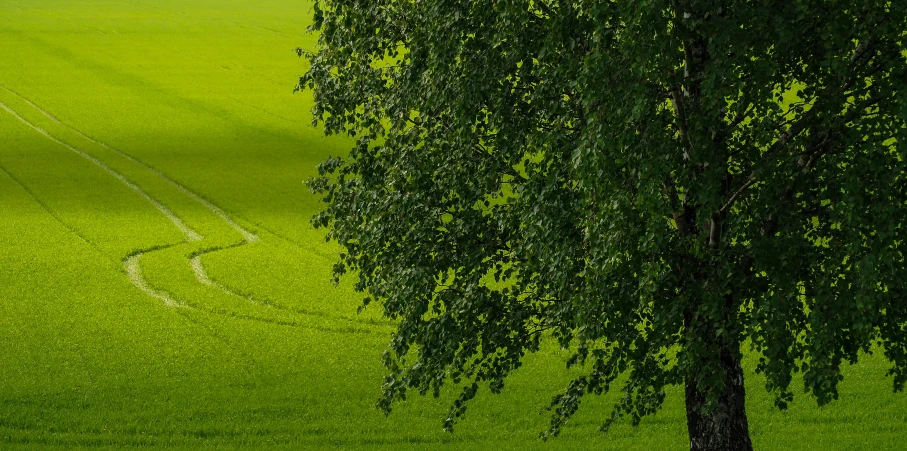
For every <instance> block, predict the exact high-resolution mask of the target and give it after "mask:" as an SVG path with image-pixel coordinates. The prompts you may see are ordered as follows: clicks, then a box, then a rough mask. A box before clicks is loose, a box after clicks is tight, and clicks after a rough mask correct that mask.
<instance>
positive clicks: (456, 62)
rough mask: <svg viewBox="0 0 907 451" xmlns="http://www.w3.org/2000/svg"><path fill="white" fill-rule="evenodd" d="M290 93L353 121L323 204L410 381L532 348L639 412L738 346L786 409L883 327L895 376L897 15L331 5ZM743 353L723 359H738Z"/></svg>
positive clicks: (707, 382)
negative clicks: (551, 352) (748, 348)
mask: <svg viewBox="0 0 907 451" xmlns="http://www.w3.org/2000/svg"><path fill="white" fill-rule="evenodd" d="M315 14H316V20H315V25H314V28H315V29H316V30H317V31H319V32H320V33H321V34H320V43H321V46H320V48H319V49H318V51H316V52H314V53H307V54H306V56H307V58H308V59H309V61H310V63H311V69H310V70H309V71H308V73H306V74H305V76H303V77H302V80H301V81H300V83H301V85H303V86H305V87H307V88H309V89H312V90H313V92H314V95H315V101H316V106H315V108H314V110H313V112H314V114H315V118H316V120H317V121H320V122H321V123H322V124H323V125H324V128H325V130H326V132H327V133H343V134H349V135H351V136H355V137H356V138H357V145H356V147H354V148H353V149H352V150H351V152H350V155H349V156H348V157H346V158H343V159H332V160H329V161H327V162H325V163H324V164H322V165H321V166H320V167H319V170H320V174H321V177H320V178H317V179H314V180H312V181H311V182H310V186H311V187H312V189H313V190H314V191H315V192H317V193H319V194H321V195H323V196H324V199H325V201H326V209H325V210H324V212H322V213H321V214H320V215H318V216H317V217H316V218H315V219H313V223H314V224H315V225H316V226H321V227H327V229H328V237H329V238H330V239H333V240H336V241H338V242H339V243H340V244H342V245H343V246H344V247H345V249H346V252H345V253H344V254H343V255H341V259H340V263H339V266H338V267H337V268H336V271H335V272H336V273H337V274H338V275H340V274H343V273H344V272H346V271H348V270H354V271H355V274H357V276H356V277H358V283H357V288H359V289H360V290H363V291H367V292H369V294H370V296H372V297H373V298H374V299H375V300H376V301H378V302H379V303H380V304H381V305H382V306H383V309H384V312H385V314H386V315H387V316H388V317H391V318H394V319H397V320H399V324H400V326H399V328H398V330H397V334H396V335H395V337H394V338H393V340H392V342H391V344H390V349H389V353H388V355H387V360H386V362H385V363H386V365H387V368H388V371H389V375H388V378H387V379H386V380H385V384H384V388H385V395H384V397H382V399H381V401H380V402H379V405H380V406H381V407H382V408H383V409H384V410H385V411H390V408H391V404H392V402H393V401H394V400H396V399H402V398H403V396H404V395H405V393H406V391H407V389H410V388H412V389H417V390H418V391H419V392H420V393H423V394H424V393H427V392H428V391H432V392H434V393H437V392H438V391H439V390H440V389H441V387H442V386H443V385H444V384H445V383H447V382H448V381H451V380H453V381H455V382H456V383H460V384H464V386H465V387H466V388H465V389H464V391H463V392H462V394H461V396H460V397H459V398H458V400H457V401H456V403H455V404H454V406H453V407H452V409H451V412H450V415H449V417H448V419H447V420H446V422H445V427H448V428H451V427H452V426H453V421H454V420H455V419H456V418H458V417H459V416H461V415H462V414H463V412H464V409H465V403H466V402H467V401H468V400H469V399H471V398H472V397H473V396H475V393H476V390H478V388H479V387H480V386H482V385H486V384H487V385H488V386H490V387H491V389H492V390H493V391H498V390H500V389H501V388H502V387H503V381H504V379H505V378H506V376H507V375H508V374H510V373H511V372H512V371H514V370H515V369H517V368H519V366H520V362H521V359H522V357H523V356H524V355H525V354H526V353H528V352H534V351H536V350H537V349H538V347H539V343H540V341H541V340H542V339H543V338H544V337H552V338H554V339H557V340H559V341H560V343H561V345H562V346H564V347H567V348H570V349H573V350H576V353H577V354H576V358H574V359H572V360H571V362H570V363H571V364H574V363H575V364H577V365H580V366H583V368H585V369H586V370H587V373H586V375H584V376H582V377H580V378H578V379H576V380H575V381H574V382H573V383H572V384H571V385H570V386H569V387H568V388H567V390H566V391H565V392H564V393H563V394H562V395H559V396H558V397H555V398H554V401H553V403H552V412H553V415H554V418H553V420H552V423H551V430H550V431H549V432H550V433H551V434H556V433H557V432H558V430H559V428H560V426H561V425H562V424H564V422H565V421H566V420H567V419H568V418H569V417H570V416H571V415H572V414H573V412H575V411H576V409H577V408H578V406H579V402H580V399H581V397H582V396H584V395H585V394H588V393H595V394H600V393H603V392H607V391H608V390H609V389H610V388H611V385H612V383H613V382H614V381H615V380H616V379H617V378H618V377H619V376H620V375H625V376H626V377H627V378H628V379H627V382H626V383H625V385H624V387H623V389H624V392H625V397H624V398H623V400H622V401H621V402H620V403H619V404H618V405H617V406H616V407H615V417H614V418H616V417H618V416H620V415H630V416H631V418H632V419H633V421H634V422H638V421H639V419H640V418H641V417H643V416H644V415H646V414H648V413H651V412H653V411H655V410H656V409H657V408H658V407H659V406H660V405H661V403H662V400H663V398H664V389H665V387H666V386H668V385H672V384H679V383H683V382H685V381H686V382H690V383H692V384H693V386H694V387H697V390H700V391H701V392H703V393H705V394H706V395H707V396H706V404H705V407H704V409H710V408H712V407H710V406H713V404H714V402H717V399H718V394H719V393H721V392H722V390H724V384H725V383H726V382H725V378H724V377H725V370H723V369H722V368H724V367H722V366H721V364H720V363H721V362H720V361H719V356H723V357H721V358H723V359H725V360H726V359H731V360H734V361H739V359H740V344H741V343H743V342H744V341H746V340H749V342H750V343H751V344H752V346H753V349H754V350H755V351H756V352H757V353H759V354H761V356H762V358H761V360H760V363H759V366H758V370H759V371H761V372H763V373H764V374H765V375H766V377H767V381H768V382H767V383H768V385H767V389H769V390H770V391H772V392H774V393H775V394H776V395H777V399H778V405H779V407H782V408H783V407H784V406H785V405H786V403H787V402H789V401H790V399H791V396H792V394H791V390H790V387H789V386H790V382H791V380H792V377H791V375H792V373H793V372H795V371H798V370H802V371H803V372H804V380H805V383H806V387H805V388H806V389H807V390H808V391H810V392H812V393H813V394H814V395H815V396H816V397H817V399H818V400H819V402H820V403H824V402H827V401H828V400H830V399H833V398H835V397H836V396H837V391H836V390H837V384H838V382H839V381H840V379H841V372H840V368H841V365H842V363H844V362H853V361H856V359H857V358H858V356H859V353H860V352H865V351H868V350H870V349H871V346H872V345H871V344H872V343H875V342H879V341H880V342H881V343H882V347H883V348H884V352H885V355H886V356H888V358H889V359H891V360H892V362H893V369H892V375H893V376H894V383H895V388H898V389H902V388H903V385H904V383H905V380H907V333H905V325H907V307H905V304H907V302H905V294H907V286H905V281H907V269H905V268H907V265H905V259H904V255H905V246H907V228H905V225H904V224H903V222H904V220H905V218H907V205H905V202H907V177H905V175H904V174H905V169H907V163H905V159H904V155H905V142H907V141H905V139H907V137H905V136H907V135H905V119H907V117H905V111H907V107H905V103H904V93H905V89H907V70H905V64H904V63H905V59H904V57H903V54H904V51H905V48H907V45H905V30H907V25H905V22H907V19H905V15H907V5H905V4H902V3H900V2H889V1H867V2H857V3H856V4H853V2H843V3H833V4H825V3H824V2H823V3H822V4H821V5H820V4H819V3H816V2H812V1H807V0H785V1H766V2H749V1H747V2H743V1H732V0H725V1H718V0H714V1H690V2H684V1H681V2H667V1H657V0H656V1H649V2H621V1H616V2H569V1H565V2H537V1H529V2H524V1H488V2H460V1H445V0H430V1H396V0H394V1H390V0H377V1H375V0H370V1H356V0H325V1H322V2H319V4H318V6H317V7H316V10H315ZM735 359H736V360H735Z"/></svg>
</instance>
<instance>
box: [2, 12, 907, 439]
mask: <svg viewBox="0 0 907 451" xmlns="http://www.w3.org/2000/svg"><path fill="white" fill-rule="evenodd" d="M309 14H310V4H309V3H308V2H299V1H289V0H268V1H260V2H246V1H238V0H236V1H225V0H218V1H214V0H209V1H203V0H191V1H176V0H173V1H160V0H156V1H151V0H142V1H136V2H120V1H112V0H110V1H101V0H94V1H88V0H82V1H79V0H70V1H62V0H60V1H49V0H10V1H6V2H3V3H0V85H2V86H3V88H0V102H2V103H3V105H6V107H7V108H8V109H10V110H11V111H13V112H14V113H15V114H16V115H17V116H18V117H19V118H21V120H20V119H19V118H17V117H16V116H14V115H13V114H11V113H10V112H9V111H6V110H3V109H0V221H2V222H0V224H2V225H3V227H0V299H2V302H0V365H2V367H0V368H2V371H0V448H3V449H8V448H22V449H45V448H63V449H66V448H72V447H80V446H81V447H101V448H104V447H106V448H111V449H119V448H123V447H132V446H135V447H139V446H155V447H164V446H168V447H175V448H184V449H196V448H199V447H219V448H224V449H232V448H243V449H245V448H260V449H280V448H291V449H311V448H321V449H333V448H351V449H355V448H385V449H407V448H411V449H435V448H447V449H477V450H478V449H482V450H484V449H489V448H504V449H517V448H519V449H543V448H544V449H589V448H598V449H638V450H644V449H646V450H647V449H685V448H686V447H687V445H686V429H685V419H684V414H683V403H682V398H681V394H680V392H679V391H674V392H671V393H669V396H668V401H667V404H666V406H665V409H664V410H663V411H662V412H661V413H660V414H659V415H657V416H655V417H653V418H650V419H647V420H646V421H644V423H643V424H642V426H640V427H639V428H635V429H634V428H632V427H630V426H629V425H628V424H626V423H620V424H618V425H617V426H616V427H615V428H613V429H612V431H611V432H610V433H609V435H602V434H600V433H599V432H597V428H598V426H599V425H600V423H601V421H602V420H603V419H604V418H605V417H606V416H607V415H608V413H609V412H610V410H609V409H610V403H611V402H613V401H614V400H615V399H616V398H615V397H616V396H617V395H618V394H612V395H609V397H608V398H607V399H595V398H590V399H588V400H587V401H586V403H585V405H584V408H583V409H582V410H581V411H580V413H579V414H578V415H577V417H576V418H575V419H574V420H573V421H572V422H571V423H570V424H569V426H568V427H567V428H566V429H565V431H564V433H563V435H562V436H561V437H559V438H558V439H556V441H554V442H548V443H543V442H541V441H539V440H538V439H537V437H538V434H539V432H541V431H542V430H543V429H544V427H545V425H546V423H547V413H546V412H545V411H544V409H543V408H544V406H545V405H546V404H547V402H548V401H549V400H550V398H551V396H552V395H554V394H555V393H557V392H558V390H560V389H561V388H562V387H563V386H564V384H565V383H566V381H567V380H568V379H569V377H570V376H571V374H573V373H571V372H569V371H567V370H565V369H564V365H563V362H564V357H565V356H564V353H562V352H560V351H558V350H557V349H555V348H554V347H553V344H548V345H547V346H546V347H545V348H544V351H543V352H541V353H540V354H538V355H535V356H531V357H530V358H529V359H528V363H527V365H526V366H525V367H524V368H522V369H521V370H520V371H518V372H517V373H516V374H515V375H514V377H513V378H512V379H511V380H509V381H508V384H507V388H506V389H505V392H504V394H502V395H500V396H490V395H488V394H486V393H483V394H481V395H480V396H479V397H478V398H477V399H476V400H475V402H474V403H473V404H472V405H471V406H470V408H469V411H468V413H467V415H466V418H465V420H464V421H463V422H462V423H460V424H458V426H457V432H456V433H455V434H453V435H450V434H446V433H444V432H442V431H441V421H442V419H443V417H444V416H445V414H446V412H447V408H448V406H449V402H450V400H451V395H450V394H445V395H443V396H442V398H441V399H437V400H436V399H433V398H430V397H429V398H421V397H418V396H415V395H413V396H412V397H411V398H410V399H409V400H408V401H407V402H406V403H403V404H400V405H399V406H398V408H397V410H396V411H395V412H394V413H393V414H392V415H391V416H390V417H389V418H384V417H383V415H382V414H380V413H379V412H378V411H377V410H375V409H374V408H373V404H374V402H375V400H376V399H377V397H378V395H379V392H380V381H381V377H382V375H383V370H382V368H381V365H380V356H381V352H382V351H383V349H384V346H385V345H386V344H387V342H388V340H389V338H390V333H391V331H392V324H389V323H388V322H387V321H386V320H384V319H382V318H381V317H380V312H379V310H378V309H377V308H373V309H369V310H366V312H365V313H363V314H362V315H357V314H356V307H357V306H358V305H359V301H360V299H361V297H362V296H361V295H359V294H356V293H354V292H353V291H352V290H351V288H350V286H349V281H344V282H343V283H342V284H341V286H340V287H334V286H332V285H331V284H330V267H331V264H332V263H333V255H334V254H335V252H336V249H335V248H334V247H333V246H332V245H331V244H326V243H324V240H323V236H322V234H321V233H319V232H317V231H315V230H313V229H312V228H311V227H310V226H309V225H308V218H309V217H310V216H311V215H312V213H313V212H314V211H315V209H316V208H318V201H317V199H315V198H314V197H313V196H312V195H310V194H309V193H308V192H307V191H306V188H305V187H304V186H303V184H302V181H303V180H305V179H306V178H308V177H310V176H312V175H314V174H315V165H316V164H317V163H318V162H320V161H321V160H323V159H324V158H326V157H327V156H328V155H338V154H342V153H343V152H345V149H346V148H347V146H348V143H347V142H344V141H341V140H328V139H325V138H322V137H321V133H320V132H319V131H318V130H316V129H314V128H311V127H310V126H309V124H310V122H311V119H310V117H309V113H308V110H309V107H310V99H309V97H308V96H306V95H305V94H297V95H293V94H292V87H293V85H294V83H295V81H296V80H295V77H296V75H297V74H298V73H299V72H300V71H301V70H302V67H303V66H302V62H301V61H299V60H298V59H297V58H296V57H295V55H294V53H293V52H292V49H293V48H295V47H297V46H303V47H306V46H309V47H311V46H313V45H314V37H313V36H311V35H307V34H305V32H304V30H305V27H306V23H307V20H308V16H309ZM42 131H43V132H44V133H46V135H45V134H43V133H42ZM74 149H75V150H74ZM76 150H78V152H77V151H76ZM79 152H81V153H79ZM82 154H84V155H82ZM85 155H87V156H88V157H90V158H88V157H86V156H85ZM93 160H97V161H98V162H100V163H103V165H104V167H106V168H108V169H104V167H101V166H99V165H98V164H96V163H95V162H94V161H93ZM113 173H116V174H119V175H120V176H121V177H123V178H124V179H126V180H128V181H129V183H131V184H133V185H134V186H135V187H136V188H137V189H138V190H139V191H140V192H142V193H145V194H146V195H147V196H149V197H151V198H153V199H154V201H155V202H158V203H160V204H161V205H163V206H164V207H165V208H166V209H167V210H168V211H170V212H172V214H173V215H175V217H177V218H178V219H179V221H181V222H182V223H184V224H185V225H186V226H187V227H188V228H190V229H191V230H192V231H193V232H194V233H196V234H197V235H198V236H199V237H201V239H199V240H195V241H192V240H191V239H190V237H189V236H187V235H186V233H185V232H184V231H181V230H180V229H179V228H178V227H177V226H176V225H175V223H174V222H173V220H171V219H168V217H167V216H166V215H164V214H163V213H162V211H161V210H160V209H159V208H156V207H155V205H154V204H153V203H152V202H150V201H149V200H148V199H147V198H145V197H143V195H141V194H140V193H139V191H137V190H136V189H133V188H131V187H130V186H129V185H127V184H126V183H124V182H123V181H122V180H120V179H118V178H116V177H115V176H113V175H112V174H113ZM211 206H214V209H212V207H211ZM225 218H228V219H229V220H227V219H225ZM250 236H251V237H254V239H250ZM129 256H137V257H138V260H137V261H138V264H139V265H140V268H141V275H142V277H143V281H144V283H146V284H147V286H148V287H150V288H151V289H152V290H154V292H156V293H160V294H161V295H162V296H166V297H167V298H168V299H171V300H173V301H174V303H175V304H176V305H178V306H176V307H168V306H166V305H164V303H163V302H162V301H161V300H160V299H158V298H154V297H152V296H150V295H148V294H147V293H146V292H143V291H142V290H141V289H140V287H138V286H137V285H136V284H135V283H134V280H133V279H131V278H130V276H129V275H127V271H126V267H125V265H124V259H126V258H127V257H129ZM194 257H198V262H199V264H200V265H201V266H200V267H201V268H202V269H203V270H204V276H205V277H206V279H202V278H200V276H199V274H198V272H197V268H195V267H193V266H192V259H193V258H194ZM749 363H750V362H748V364H749ZM749 367H750V368H752V365H749ZM885 369H886V364H885V362H884V361H883V360H882V359H880V358H878V357H871V358H868V359H865V360H864V361H863V362H861V363H860V364H859V365H857V366H855V367H853V368H849V369H848V370H847V379H846V380H845V382H844V384H843V386H842V399H841V400H840V401H838V402H836V403H834V404H832V405H831V406H828V407H826V408H824V409H817V408H815V403H814V402H813V401H811V400H809V399H808V398H805V397H803V398H799V399H798V400H797V401H796V402H795V403H794V404H793V405H792V407H791V410H790V411H789V412H786V413H779V412H777V411H775V410H774V409H773V407H772V403H771V400H770V399H769V398H768V396H767V395H766V394H765V393H764V390H762V388H761V385H762V384H763V382H762V381H761V379H760V378H759V377H758V376H752V375H751V376H750V377H749V379H748V386H747V388H748V390H749V394H750V401H749V404H748V407H749V411H750V425H751V430H752V433H753V437H754V440H755V442H756V445H757V446H758V447H759V448H761V449H866V448H873V449H898V448H899V447H901V445H902V443H904V442H907V399H905V398H907V397H905V396H904V395H893V394H891V393H890V380H888V379H885V377H884V373H885ZM750 374H751V373H750ZM804 437H809V439H804Z"/></svg>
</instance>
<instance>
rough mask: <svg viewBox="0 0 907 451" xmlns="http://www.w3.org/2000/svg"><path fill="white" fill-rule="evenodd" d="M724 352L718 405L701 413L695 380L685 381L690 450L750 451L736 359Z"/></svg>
mask: <svg viewBox="0 0 907 451" xmlns="http://www.w3.org/2000/svg"><path fill="white" fill-rule="evenodd" d="M732 355H733V354H732V353H731V352H728V351H727V350H724V351H722V353H721V366H722V368H723V369H724V373H725V377H724V390H723V391H722V392H721V395H720V397H719V398H718V405H717V406H716V407H715V409H713V411H712V412H710V413H708V414H704V413H703V412H702V407H703V405H704V404H705V394H704V393H702V392H700V391H699V389H698V388H697V386H696V379H695V378H690V379H688V380H687V381H686V384H685V386H686V387H685V388H686V405H687V430H688V431H689V434H690V451H752V449H753V444H752V442H751V441H750V431H749V423H748V422H747V419H746V391H745V389H744V387H743V369H742V368H741V367H740V360H739V359H737V358H734V357H732Z"/></svg>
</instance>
